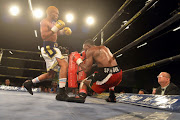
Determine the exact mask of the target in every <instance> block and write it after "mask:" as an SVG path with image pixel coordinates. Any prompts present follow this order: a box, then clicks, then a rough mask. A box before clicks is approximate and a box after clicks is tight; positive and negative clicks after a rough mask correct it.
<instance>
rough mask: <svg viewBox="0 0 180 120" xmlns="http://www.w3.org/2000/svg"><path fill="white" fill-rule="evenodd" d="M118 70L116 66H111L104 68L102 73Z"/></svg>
mask: <svg viewBox="0 0 180 120" xmlns="http://www.w3.org/2000/svg"><path fill="white" fill-rule="evenodd" d="M116 72H119V68H118V67H113V68H104V73H116Z"/></svg>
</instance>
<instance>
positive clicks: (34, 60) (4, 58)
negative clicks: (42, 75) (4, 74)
mask: <svg viewBox="0 0 180 120" xmlns="http://www.w3.org/2000/svg"><path fill="white" fill-rule="evenodd" d="M3 59H13V60H24V61H31V62H42V63H45V61H43V60H33V59H23V58H15V57H3Z"/></svg>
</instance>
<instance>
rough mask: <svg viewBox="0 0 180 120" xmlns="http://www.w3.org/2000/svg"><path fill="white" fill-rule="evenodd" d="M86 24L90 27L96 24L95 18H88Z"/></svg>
mask: <svg viewBox="0 0 180 120" xmlns="http://www.w3.org/2000/svg"><path fill="white" fill-rule="evenodd" d="M86 23H87V24H88V25H92V24H94V18H93V17H87V19H86Z"/></svg>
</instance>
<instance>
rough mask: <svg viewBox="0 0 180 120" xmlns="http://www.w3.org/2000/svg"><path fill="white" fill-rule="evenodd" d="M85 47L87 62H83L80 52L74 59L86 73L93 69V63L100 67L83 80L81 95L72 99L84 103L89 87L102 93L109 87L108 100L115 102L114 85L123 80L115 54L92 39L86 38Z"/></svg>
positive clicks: (80, 89)
mask: <svg viewBox="0 0 180 120" xmlns="http://www.w3.org/2000/svg"><path fill="white" fill-rule="evenodd" d="M83 49H84V50H85V52H86V62H85V63H83V60H82V59H81V58H80V54H79V53H77V54H75V55H74V59H73V60H74V61H75V62H76V63H77V64H78V65H79V66H80V67H81V68H82V70H83V71H85V72H86V73H88V72H90V71H91V68H92V65H93V63H95V64H96V65H97V67H98V68H97V71H96V72H94V73H93V74H92V75H91V76H90V77H88V78H86V79H84V80H83V81H82V82H81V84H80V88H79V96H78V97H77V98H74V99H73V100H70V101H73V102H80V103H84V102H85V98H86V96H87V87H90V88H91V89H92V90H93V91H94V92H96V93H102V92H103V91H105V90H107V89H109V90H110V95H109V98H108V99H107V101H110V102H115V94H114V86H117V85H118V84H119V83H120V82H121V81H122V70H121V69H120V68H119V67H118V64H117V62H116V60H115V58H114V57H113V54H112V53H111V52H110V50H109V48H107V47H105V46H95V44H94V41H92V40H86V41H85V42H84V44H83Z"/></svg>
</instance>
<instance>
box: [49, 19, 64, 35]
mask: <svg viewBox="0 0 180 120" xmlns="http://www.w3.org/2000/svg"><path fill="white" fill-rule="evenodd" d="M64 26H65V23H64V22H63V21H62V20H58V21H57V22H56V23H55V25H54V26H53V27H52V28H51V30H52V31H53V32H54V33H56V32H57V31H58V30H60V29H62V28H63V27H64Z"/></svg>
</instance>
